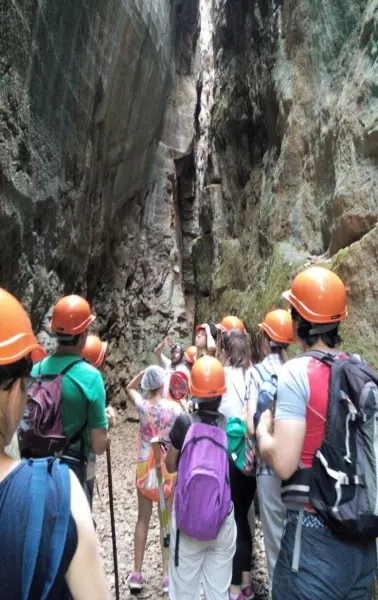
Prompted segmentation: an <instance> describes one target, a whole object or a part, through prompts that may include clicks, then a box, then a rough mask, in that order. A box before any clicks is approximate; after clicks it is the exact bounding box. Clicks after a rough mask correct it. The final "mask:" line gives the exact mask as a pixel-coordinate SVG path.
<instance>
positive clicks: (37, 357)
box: [31, 346, 47, 363]
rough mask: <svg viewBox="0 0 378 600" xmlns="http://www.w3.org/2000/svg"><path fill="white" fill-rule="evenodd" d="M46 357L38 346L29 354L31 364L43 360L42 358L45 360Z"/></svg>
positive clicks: (44, 351) (42, 348)
mask: <svg viewBox="0 0 378 600" xmlns="http://www.w3.org/2000/svg"><path fill="white" fill-rule="evenodd" d="M46 356H47V352H46V350H45V348H44V347H43V346H40V347H39V348H35V349H34V350H32V352H31V359H32V361H33V363H37V362H39V361H41V360H43V359H44V358H46Z"/></svg>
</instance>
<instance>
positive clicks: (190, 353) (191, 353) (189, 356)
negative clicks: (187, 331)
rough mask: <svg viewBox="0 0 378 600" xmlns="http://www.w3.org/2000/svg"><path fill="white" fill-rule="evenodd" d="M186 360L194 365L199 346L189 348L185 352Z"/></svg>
mask: <svg viewBox="0 0 378 600" xmlns="http://www.w3.org/2000/svg"><path fill="white" fill-rule="evenodd" d="M184 358H185V360H186V362H188V363H190V364H191V365H192V364H193V363H194V361H195V360H196V358H197V346H189V348H187V349H186V350H185V354H184Z"/></svg>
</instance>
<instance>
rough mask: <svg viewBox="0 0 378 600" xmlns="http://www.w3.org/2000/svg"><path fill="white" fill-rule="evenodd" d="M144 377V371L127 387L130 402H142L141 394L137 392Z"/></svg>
mask: <svg viewBox="0 0 378 600" xmlns="http://www.w3.org/2000/svg"><path fill="white" fill-rule="evenodd" d="M143 375H144V371H141V372H140V373H138V375H135V377H133V379H132V380H131V381H130V383H129V384H128V385H127V387H126V392H127V395H128V396H129V398H130V400H131V401H132V402H134V403H135V404H137V403H138V402H140V393H139V392H137V388H138V387H139V386H140V382H141V381H142V379H143Z"/></svg>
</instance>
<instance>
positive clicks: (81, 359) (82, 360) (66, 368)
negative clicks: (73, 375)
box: [59, 358, 86, 377]
mask: <svg viewBox="0 0 378 600" xmlns="http://www.w3.org/2000/svg"><path fill="white" fill-rule="evenodd" d="M81 362H86V361H85V360H84V359H83V358H78V359H77V360H74V361H73V362H72V363H70V364H69V365H67V366H66V367H64V369H63V371H61V373H59V375H61V376H62V377H64V375H66V373H68V371H69V370H70V369H72V367H74V366H75V365H78V364H79V363H81Z"/></svg>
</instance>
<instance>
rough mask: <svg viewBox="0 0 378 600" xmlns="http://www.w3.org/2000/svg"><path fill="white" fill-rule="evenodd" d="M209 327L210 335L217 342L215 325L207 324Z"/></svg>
mask: <svg viewBox="0 0 378 600" xmlns="http://www.w3.org/2000/svg"><path fill="white" fill-rule="evenodd" d="M209 327H210V333H211V335H212V336H213V338H214V340H215V341H217V337H218V329H217V327H216V326H215V323H209Z"/></svg>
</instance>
